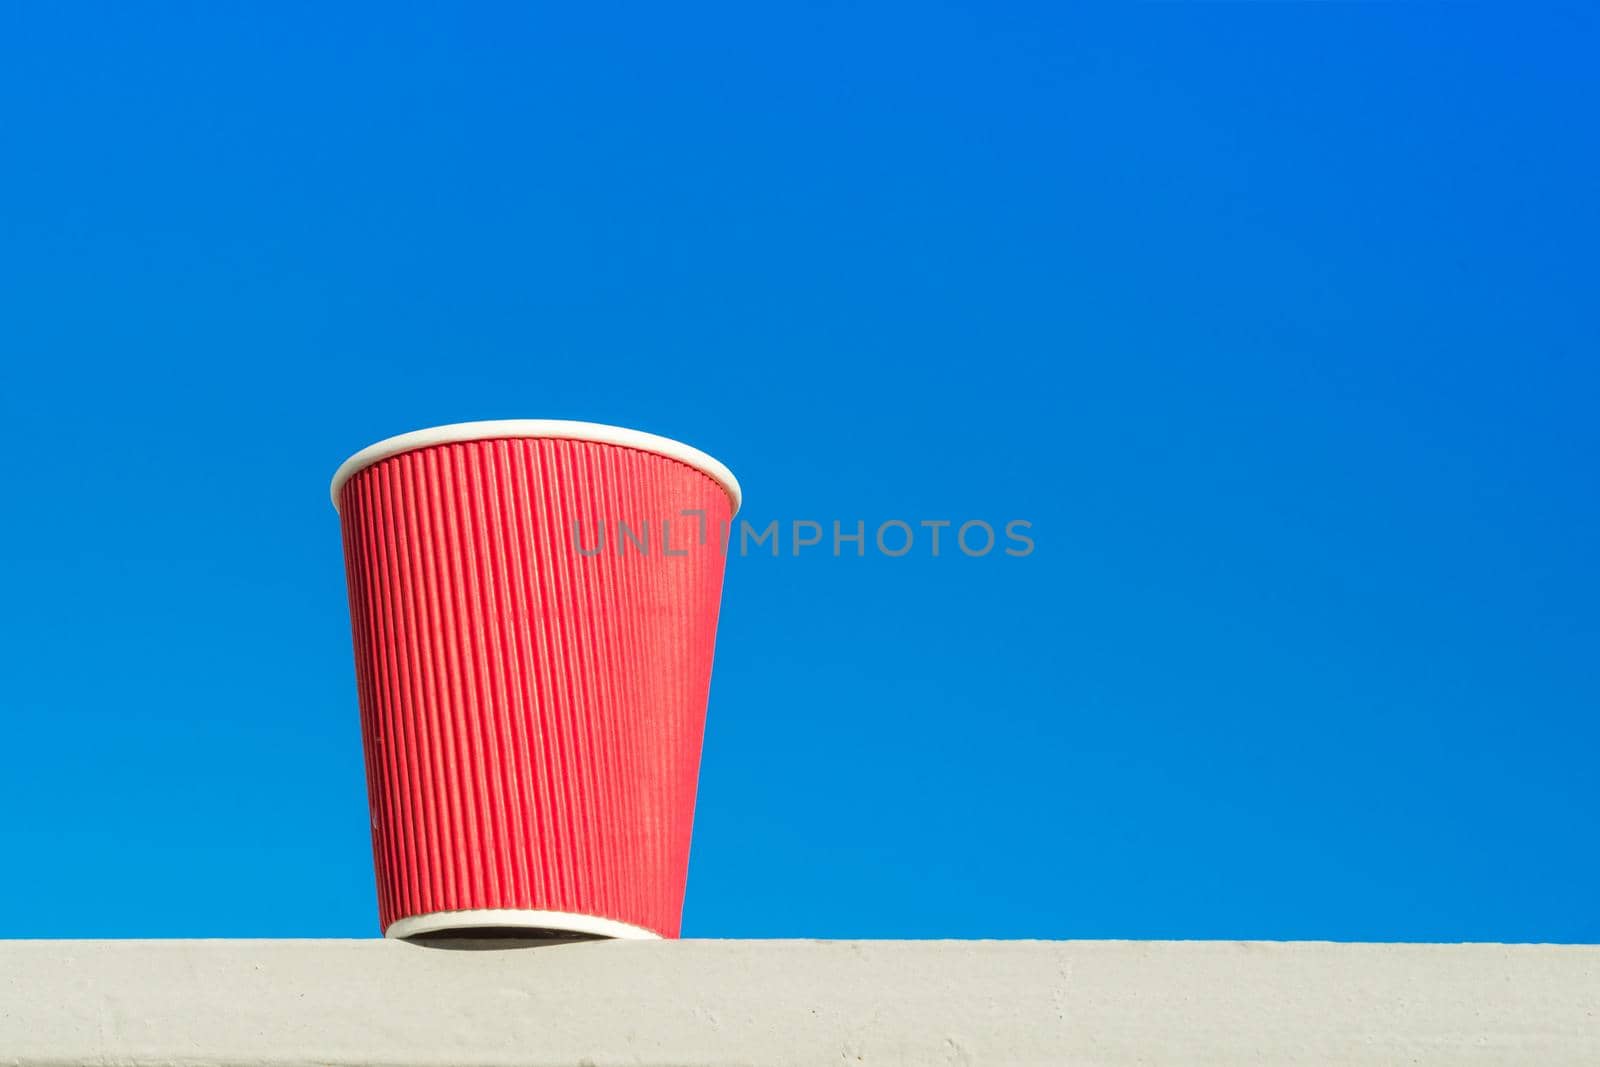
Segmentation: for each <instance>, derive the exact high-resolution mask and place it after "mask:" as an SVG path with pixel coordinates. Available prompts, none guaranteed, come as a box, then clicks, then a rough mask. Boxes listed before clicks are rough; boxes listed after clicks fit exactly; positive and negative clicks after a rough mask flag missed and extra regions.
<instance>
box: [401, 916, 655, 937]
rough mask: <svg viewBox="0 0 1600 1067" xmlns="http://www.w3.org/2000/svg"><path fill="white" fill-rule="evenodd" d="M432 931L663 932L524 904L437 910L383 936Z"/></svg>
mask: <svg viewBox="0 0 1600 1067" xmlns="http://www.w3.org/2000/svg"><path fill="white" fill-rule="evenodd" d="M428 934H448V935H452V936H457V937H460V936H471V935H476V936H480V937H507V936H523V937H531V936H539V935H541V934H549V935H552V936H555V937H573V936H576V937H605V938H618V939H622V940H630V941H659V940H661V935H660V934H658V933H656V932H655V931H654V930H646V929H645V928H644V927H642V926H634V925H633V924H632V923H625V922H618V921H617V920H616V919H606V918H602V917H601V916H599V915H579V914H577V913H575V912H570V911H532V910H525V909H522V908H474V909H471V910H468V911H435V912H429V913H428V914H426V915H408V916H406V917H405V918H404V919H396V920H395V921H394V922H392V923H390V924H389V927H388V929H386V930H384V932H383V936H384V937H388V938H396V939H403V938H408V937H421V936H425V935H428Z"/></svg>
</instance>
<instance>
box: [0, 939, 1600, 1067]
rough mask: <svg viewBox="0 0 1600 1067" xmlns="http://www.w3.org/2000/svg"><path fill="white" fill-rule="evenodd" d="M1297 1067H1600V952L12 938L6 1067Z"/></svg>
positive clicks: (1, 1037) (2, 948) (4, 972)
mask: <svg viewBox="0 0 1600 1067" xmlns="http://www.w3.org/2000/svg"><path fill="white" fill-rule="evenodd" d="M457 944H458V946H459V945H462V944H466V943H457ZM1291 1062H1293V1063H1317V1064H1335V1063H1338V1064H1350V1063H1359V1064H1393V1063H1408V1064H1411V1063H1427V1064H1452V1065H1454V1064H1477V1063H1516V1064H1541V1065H1548V1064H1597V1063H1600V948H1596V947H1575V946H1566V947H1563V946H1511V945H1337V944H1321V943H1259V942H1257V943H1225V942H1126V941H1109V942H1094V941H1089V942H1039V941H1032V942H1028V941H1010V942H1006V941H973V942H966V941H924V942H905V941H900V942H894V941H836V942H818V941H678V942H671V941H668V942H648V941H632V942H629V941H608V942H588V943H578V944H553V945H552V944H544V945H524V946H523V947H516V948H502V949H498V950H474V949H472V948H462V947H457V948H453V949H451V948H442V947H422V946H418V945H412V944H404V943H397V942H385V941H376V940H374V941H11V942H0V1064H28V1065H35V1064H41V1065H42V1064H51V1065H54V1064H84V1063H94V1064H227V1065H234V1064H237V1065H245V1064H250V1065H262V1064H394V1065H409V1064H418V1065H420V1064H429V1065H432V1064H441V1065H443V1064H448V1065H452V1067H460V1065H466V1064H560V1065H575V1064H593V1065H603V1064H752V1063H760V1064H821V1063H850V1064H879V1063H891V1064H947V1063H948V1064H966V1063H993V1064H1016V1063H1038V1064H1046V1063H1048V1064H1134V1063H1139V1064H1192V1063H1216V1064H1224V1063H1226V1064H1238V1063H1291Z"/></svg>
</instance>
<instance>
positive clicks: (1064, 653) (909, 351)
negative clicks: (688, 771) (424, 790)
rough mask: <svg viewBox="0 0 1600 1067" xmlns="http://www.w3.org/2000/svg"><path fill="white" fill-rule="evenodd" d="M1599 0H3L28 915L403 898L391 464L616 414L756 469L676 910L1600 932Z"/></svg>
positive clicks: (9, 638)
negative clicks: (866, 537)
mask: <svg viewBox="0 0 1600 1067" xmlns="http://www.w3.org/2000/svg"><path fill="white" fill-rule="evenodd" d="M1597 38H1600V32H1597V26H1596V20H1595V17H1594V15H1593V14H1592V13H1590V12H1588V11H1587V10H1586V9H1582V8H1577V7H1573V8H1569V9H1559V8H1546V9H1531V10H1530V9H1521V8H1519V9H1515V10H1513V9H1510V8H1507V9H1501V10H1496V9H1492V8H1465V7H1458V6H1454V5H1450V6H1438V5H1345V4H1335V5H1318V4H1282V5H1246V4H1237V5H1236V4H1198V5H1183V4H1151V5H1138V6H1127V7H1124V6H1098V7H1093V8H1089V9H1084V10H1073V11H1067V12H1062V11H1058V10H1055V7H1054V5H1040V6H1038V7H1031V8H1030V7H1023V8H1009V9H1008V10H1006V11H1003V12H1002V11H997V10H994V6H993V5H979V4H971V5H965V6H950V5H927V4H917V5H904V6H873V7H870V8H863V7H857V6H844V5H819V6H807V7H803V8H802V7H774V6H771V5H735V4H729V5H726V6H721V7H682V6H673V7H671V8H670V9H668V8H660V7H650V6H643V5H639V6H634V5H608V6H601V7H593V8H586V9H584V11H583V12H582V13H581V14H580V13H576V12H571V11H569V12H565V13H562V12H548V11H547V12H531V11H529V10H526V9H524V8H523V7H522V6H521V5H516V6H513V5H505V6H475V5H449V6H446V5H435V6H431V7H428V6H412V7H397V6H394V5H376V4H362V3H354V4H343V5H334V6H332V7H331V8H330V7H329V6H328V5H293V4H278V5H257V6H255V7H254V8H247V7H244V6H236V5H229V6H228V8H227V10H222V9H221V6H220V5H195V6H188V5H185V6H178V5H171V6H166V5H139V6H137V7H130V6H128V5H105V6H91V5H75V4H59V5H44V6H34V7H33V8H31V9H29V10H22V9H19V8H17V7H12V8H11V9H9V10H8V11H7V12H6V13H5V14H4V15H0V101H3V103H0V352H3V355H4V358H3V360H0V373H3V376H4V377H3V389H0V416H3V417H4V424H5V426H6V428H7V432H8V437H9V444H8V447H7V448H5V449H4V450H3V451H0V475H3V477H4V483H3V484H4V486H5V488H6V499H7V501H8V505H7V508H6V513H5V514H6V520H7V521H5V522H4V524H3V525H0V581H3V588H4V590H5V607H6V609H7V610H5V611H4V612H3V613H0V664H3V669H4V673H3V677H4V686H3V688H0V709H3V710H0V723H3V725H4V727H5V729H6V731H7V735H8V741H9V755H8V758H7V759H6V761H5V770H4V773H0V856H3V857H4V861H3V863H4V865H5V866H4V868H0V869H4V872H5V877H0V937H35V936H60V937H71V936H372V935H375V934H376V933H377V919H376V908H375V902H374V894H373V887H372V873H371V853H370V846H369V843H368V837H367V820H366V812H365V795H364V786H363V782H362V768H361V751H360V743H359V733H358V724H357V715H356V705H355V686H354V680H353V673H352V668H351V664H350V637H349V627H348V617H347V614H346V606H345V600H344V588H343V577H342V565H341V555H340V549H339V539H338V527H337V519H336V516H335V515H334V512H333V510H332V508H331V507H329V504H328V499H327V495H326V487H327V480H328V478H329V476H330V475H331V474H332V472H333V469H334V467H335V466H336V465H337V464H338V463H339V462H340V461H341V460H342V459H344V457H345V456H346V455H348V454H349V453H351V452H353V451H354V450H356V449H357V448H359V447H361V446H362V445H365V444H367V443H369V442H370V441H373V440H375V439H377V438H380V437H384V436H388V435H389V434H392V433H397V432H400V431H404V430H409V429H414V428H417V427H420V426H427V425H432V424H437V423H444V422H452V421H459V420H464V419H473V418H505V417H555V418H578V419H589V420H594V421H600V422H609V423H619V424H623V425H627V426H635V427H639V428H642V429H647V430H652V431H655V432H658V433H663V434H667V435H670V436H675V437H679V438H682V439H684V440H687V441H689V442H691V443H693V444H695V445H698V446H700V447H702V448H705V449H706V450H708V451H710V452H711V453H713V454H714V455H716V456H718V457H719V458H721V459H723V460H725V461H726V462H727V463H728V464H729V465H730V466H731V467H732V468H733V469H734V470H735V472H736V473H737V474H738V475H739V477H740V479H741V481H742V482H743V485H744V489H745V511H744V515H745V517H747V518H749V519H750V520H751V521H752V522H755V523H758V524H764V523H765V522H767V521H769V520H771V519H778V520H780V521H784V522H788V521H791V520H793V519H797V518H799V519H816V520H821V521H824V522H826V521H830V520H832V519H835V518H838V519H841V520H844V521H846V522H847V523H852V522H853V521H854V520H855V519H858V518H859V519H862V520H865V521H866V522H868V523H869V524H875V523H877V522H881V521H883V520H886V519H891V518H901V519H906V520H911V521H917V520H921V519H951V520H954V521H957V522H960V521H962V520H965V519H974V518H975V519H984V520H987V521H990V522H992V523H995V524H996V525H999V524H1000V523H1003V522H1004V521H1006V520H1010V519H1024V520H1027V521H1029V522H1031V523H1032V524H1033V530H1032V532H1033V535H1034V537H1035V541H1036V545H1037V548H1036V550H1035V551H1034V553H1033V554H1032V555H1030V556H1028V557H1026V558H1021V559H1018V558H1011V557H1005V556H1002V555H999V554H998V553H995V554H992V555H990V556H987V557H984V558H982V559H969V558H966V557H963V556H961V555H960V554H959V553H948V552H946V553H945V554H942V555H941V556H940V557H939V558H937V559H935V558H932V557H931V556H928V555H926V554H925V553H922V552H913V553H912V554H910V555H908V556H906V557H905V558H902V559H888V558H883V557H881V556H877V555H876V554H872V555H869V556H868V557H867V558H864V559H854V558H844V559H837V560H836V559H833V558H831V556H830V555H828V554H827V553H826V552H820V551H819V552H816V553H815V554H807V555H803V556H801V557H799V558H794V557H789V556H785V557H783V558H780V559H776V560H774V559H771V558H769V557H763V556H755V555H753V556H751V557H749V558H744V559H739V558H734V559H732V560H730V564H729V570H728V575H727V581H726V592H725V597H724V603H723V616H722V627H721V631H720V634H719V645H718V658H717V666H716V672H715V677H714V681H713V687H712V694H711V706H710V719H709V726H708V731H707V740H706V747H705V754H704V762H703V766H702V775H701V792H700V807H699V813H698V819H697V824H696V837H695V844H694V855H693V861H692V866H691V872H690V882H689V893H688V903H687V908H686V913H685V934H686V935H689V936H713V937H714V936H821V937H936V936H937V937H943V936H954V937H980V936H997V937H1025V936H1040V937H1139V938H1142V937H1177V938H1319V939H1320V938H1328V939H1336V940H1466V939H1470V940H1507V941H1524V940H1533V941H1595V940H1597V939H1600V920H1597V919H1596V917H1595V916H1596V911H1595V907H1594V901H1595V897H1596V891H1597V888H1600V858H1597V856H1600V850H1597V849H1596V848H1595V847H1594V833H1595V829H1594V828H1595V823H1596V816H1597V814H1600V784H1597V776H1596V775H1595V773H1594V761H1595V753H1596V751H1597V741H1600V736H1597V734H1600V715H1597V714H1596V713H1597V711H1600V675H1597V671H1596V662H1597V660H1596V648H1597V644H1596V642H1597V638H1600V612H1597V608H1596V603H1597V594H1600V576H1597V566H1596V553H1595V546H1596V543H1597V535H1600V502H1597V496H1596V492H1595V483H1594V471H1595V458H1596V456H1600V421H1597V420H1596V418H1595V409H1596V401H1597V399H1600V395H1597V394H1600V369H1597V366H1596V352H1597V351H1600V344H1597V342H1600V322H1597V318H1600V316H1597V312H1596V310H1595V299H1594V295H1595V291H1596V281H1597V277H1596V275H1597V272H1596V268H1595V263H1594V254H1595V248H1596V247H1597V238H1600V217H1597V208H1596V199H1595V195H1594V193H1595V190H1596V189H1597V188H1600V144H1597V141H1600V134H1597V129H1596V125H1595V123H1594V114H1595V111H1596V106H1597V104H1600V68H1597V67H1596V65H1595V64H1594V63H1593V56H1594V55H1595V53H1596V48H1597V45H1600V40H1597Z"/></svg>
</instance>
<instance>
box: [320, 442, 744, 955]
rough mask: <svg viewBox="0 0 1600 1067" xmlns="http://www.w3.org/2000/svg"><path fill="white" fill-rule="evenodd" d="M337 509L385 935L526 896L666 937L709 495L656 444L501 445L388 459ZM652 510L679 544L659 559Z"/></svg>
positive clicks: (358, 481)
mask: <svg viewBox="0 0 1600 1067" xmlns="http://www.w3.org/2000/svg"><path fill="white" fill-rule="evenodd" d="M339 502H340V515H341V517H342V523H343V529H344V547H345V559H346V568H347V574H348V576H349V588H350V616H351V626H352V630H353V633H354V639H355V660H356V685H357V691H358V695H359V698H360V703H361V724H362V735H363V738H364V741H365V746H366V762H367V790H368V798H369V801H370V803H371V808H372V851H373V859H374V864H375V866H376V868H377V879H378V911H379V918H380V921H381V923H382V925H383V927H384V928H387V927H388V926H389V924H391V923H392V922H394V921H395V920H396V919H401V918H406V917H408V916H413V915H423V914H427V913H430V912H439V911H460V910H464V909H475V908H522V909H539V910H550V911H565V912H575V913H578V914H584V915H594V916H599V917H602V918H607V919H615V920H619V921H621V922H626V923H631V924H634V925H636V926H642V927H645V928H646V929H649V930H653V931H655V932H657V933H659V934H661V935H663V936H665V937H676V936H677V935H678V927H679V922H680V919H681V916H682V909H683V890H684V880H685V878H686V876H687V872H688V863H689V837H690V832H691V828H692V823H693V819H694V794H695V782H696V778H697V776H698V774H699V764H700V741H701V735H702V732H703V729H704V724H705V710H706V696H707V692H708V689H709V687H710V682H711V656H712V647H713V644H714V641H715V638H716V623H717V604H718V600H719V598H720V596H721V592H722V571H723V558H724V557H723V552H722V550H721V547H720V545H721V538H722V537H723V535H724V532H725V531H726V530H727V526H728V521H729V519H730V505H729V501H728V497H727V495H726V493H725V492H724V491H723V489H722V487H721V486H720V485H718V484H717V483H716V482H715V481H713V480H712V479H711V478H709V477H708V476H706V475H705V474H703V473H701V472H700V471H698V470H696V469H695V468H693V467H689V466H687V465H685V464H682V463H679V462H678V461H676V460H672V459H668V458H666V457H664V456H658V455H655V454H653V453H649V452H641V451H636V450H634V449H628V448H621V447H618V446H615V445H606V444H597V443H594V442H587V441H566V440H555V439H548V438H546V439H513V440H489V441H468V442H462V443H455V444H445V445H437V446H434V447H431V448H424V449H419V450H417V451H413V452H406V453H402V454H400V455H397V456H391V457H389V458H387V459H384V460H382V461H380V462H378V463H376V464H374V465H373V466H371V467H368V468H366V469H365V470H362V471H361V472H359V473H358V474H356V475H355V476H354V477H352V478H351V479H350V480H349V481H348V482H346V483H345V485H344V488H343V490H342V491H341V492H340V497H339ZM685 508H694V509H700V510H702V511H704V512H705V513H706V515H707V516H708V521H709V524H710V531H709V533H708V536H707V539H706V544H704V545H701V544H698V543H697V540H698V536H699V528H698V527H699V521H698V520H697V519H696V518H694V517H692V516H689V517H684V516H681V515H680V514H679V513H680V510H681V509H685ZM664 519H668V520H671V524H672V542H673V544H672V548H673V549H675V550H685V549H686V550H687V554H686V555H683V556H667V555H665V554H664V552H663V548H664V547H665V546H663V545H662V544H661V536H662V520H664ZM619 521H620V522H623V523H626V524H627V525H628V527H629V528H630V529H631V530H634V531H635V532H638V531H639V529H640V528H641V527H642V526H644V525H646V524H648V527H649V534H648V537H649V551H648V554H644V553H641V552H639V551H638V550H637V549H636V548H635V547H634V545H633V543H632V542H631V541H628V540H626V539H625V538H624V539H623V540H622V543H621V546H620V548H619V533H620V531H619V529H618V523H619ZM574 522H578V523H579V524H580V536H581V538H582V545H583V547H584V548H585V549H593V548H594V547H595V546H596V544H597V538H598V537H599V528H600V526H601V524H603V528H604V534H605V540H604V542H603V550H602V551H601V552H600V553H599V554H598V555H594V556H584V555H582V554H581V553H580V552H579V551H578V550H577V549H576V548H575V547H574V544H573V523H574ZM641 536H642V535H641Z"/></svg>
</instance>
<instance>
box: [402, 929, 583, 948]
mask: <svg viewBox="0 0 1600 1067" xmlns="http://www.w3.org/2000/svg"><path fill="white" fill-rule="evenodd" d="M400 940H402V941H404V942H405V943H406V944H408V945H416V946H418V947H419V948H431V949H443V950H445V951H449V952H501V951H506V950H510V949H529V948H560V947H562V946H564V945H584V944H590V943H592V942H595V941H612V940H615V939H614V938H609V937H599V936H596V935H591V934H575V933H572V932H571V931H570V930H540V929H535V928H531V927H525V926H468V927H463V928H461V929H459V930H438V931H435V932H433V933H429V934H419V935H417V936H416V937H405V938H401V939H400Z"/></svg>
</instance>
